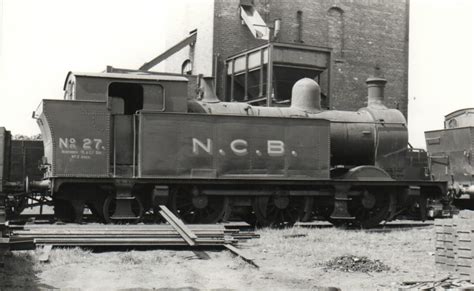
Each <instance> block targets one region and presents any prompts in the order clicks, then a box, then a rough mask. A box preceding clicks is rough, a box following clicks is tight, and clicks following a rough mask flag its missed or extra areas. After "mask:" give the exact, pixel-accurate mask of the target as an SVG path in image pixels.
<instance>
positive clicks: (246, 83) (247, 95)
mask: <svg viewBox="0 0 474 291" xmlns="http://www.w3.org/2000/svg"><path fill="white" fill-rule="evenodd" d="M248 90H249V53H248V52H247V53H246V54H245V84H244V100H245V101H247V100H249V93H248Z"/></svg>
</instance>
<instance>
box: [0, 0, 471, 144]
mask: <svg viewBox="0 0 474 291" xmlns="http://www.w3.org/2000/svg"><path fill="white" fill-rule="evenodd" d="M394 1H396V0H394ZM166 3H167V1H157V0H134V1H132V0H101V1H98V0H81V1H77V0H76V1H73V0H41V1H38V0H0V11H1V12H2V14H1V16H0V17H1V19H0V20H1V22H0V126H5V127H7V129H9V130H11V131H12V132H13V133H14V134H17V133H21V134H28V135H30V134H35V133H38V132H39V130H38V128H37V126H36V123H35V121H34V120H33V119H31V113H32V111H33V110H34V109H36V107H37V105H38V104H39V103H40V101H41V99H43V98H62V85H63V82H64V78H65V77H66V74H67V72H68V71H90V72H99V71H102V70H104V69H105V67H106V66H107V65H113V66H114V67H123V68H138V67H140V65H142V64H143V63H144V62H146V61H148V60H150V59H152V58H153V57H155V56H156V55H158V54H159V53H161V52H162V51H163V50H164V49H165V47H164V36H165V29H166V19H165V16H166V15H167V14H169V13H172V12H170V11H169V10H168V9H167V7H166V5H165V4H166ZM410 3H411V6H410V70H409V131H410V142H411V143H412V144H413V145H414V146H417V147H424V136H423V132H424V131H425V130H430V129H438V128H442V127H443V118H444V115H446V114H448V113H450V112H452V111H454V110H456V109H460V108H465V107H474V82H473V81H474V57H473V50H474V45H473V38H474V20H473V19H474V1H473V0H411V1H410Z"/></svg>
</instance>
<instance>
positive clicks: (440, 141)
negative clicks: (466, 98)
mask: <svg viewBox="0 0 474 291" xmlns="http://www.w3.org/2000/svg"><path fill="white" fill-rule="evenodd" d="M425 140H426V148H427V151H428V153H429V165H430V166H429V168H430V169H429V170H430V173H431V175H432V178H433V179H436V180H439V181H446V182H448V192H449V195H450V196H451V197H452V199H453V200H454V204H455V205H456V206H458V207H460V208H470V209H473V208H474V203H473V199H472V196H473V195H474V156H473V155H474V108H465V109H460V110H456V111H454V112H452V113H450V114H448V115H446V116H445V121H444V129H440V130H431V131H426V132H425Z"/></svg>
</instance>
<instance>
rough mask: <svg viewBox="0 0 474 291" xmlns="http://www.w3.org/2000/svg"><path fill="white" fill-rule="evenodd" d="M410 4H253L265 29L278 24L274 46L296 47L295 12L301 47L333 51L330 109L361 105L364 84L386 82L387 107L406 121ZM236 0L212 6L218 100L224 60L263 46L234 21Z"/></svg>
mask: <svg viewBox="0 0 474 291" xmlns="http://www.w3.org/2000/svg"><path fill="white" fill-rule="evenodd" d="M407 1H409V0H293V1H289V0H254V3H255V6H256V7H257V10H258V11H259V13H260V14H261V15H262V17H263V18H264V20H265V21H266V22H267V24H271V23H273V20H274V19H276V18H280V19H281V23H282V26H281V32H280V36H279V39H278V41H280V42H287V43H294V42H298V21H297V12H298V11H301V12H302V26H301V27H302V28H301V38H302V41H303V42H304V44H309V45H317V46H327V47H332V48H333V49H334V51H333V60H334V63H333V76H332V84H333V88H332V89H333V90H332V98H331V106H332V108H333V109H340V110H356V109H358V108H360V107H363V106H365V105H366V101H367V98H366V96H367V90H366V85H365V80H366V79H367V77H368V76H370V75H374V72H375V71H378V74H381V75H383V76H385V78H386V79H387V80H388V84H387V87H386V91H385V92H386V99H385V100H386V104H387V106H389V107H392V108H399V109H400V110H401V111H402V112H403V113H404V114H405V116H407V102H408V98H407V95H408V3H407ZM239 4H240V1H239V0H217V1H216V2H215V7H214V44H213V46H214V54H217V55H218V57H219V62H218V71H217V78H218V95H219V96H222V95H223V84H224V78H225V72H224V61H225V59H226V57H228V56H230V55H233V54H235V53H237V52H240V51H242V50H245V49H247V48H251V47H255V46H257V45H260V44H262V43H265V41H261V40H256V39H254V38H253V36H252V35H251V33H250V32H249V31H248V29H247V27H246V26H245V25H242V24H241V21H240V17H239Z"/></svg>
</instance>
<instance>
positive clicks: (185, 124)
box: [34, 73, 446, 227]
mask: <svg viewBox="0 0 474 291" xmlns="http://www.w3.org/2000/svg"><path fill="white" fill-rule="evenodd" d="M385 82H386V81H385V80H384V79H381V78H371V79H369V80H368V81H367V83H368V87H369V91H368V95H369V96H368V106H367V107H366V108H362V109H360V110H359V111H356V112H350V111H334V110H326V111H325V110H322V109H321V107H320V100H321V99H320V88H319V85H318V84H317V83H316V82H315V81H314V80H311V79H303V80H300V81H298V82H297V83H296V84H295V85H294V87H293V91H292V97H291V98H292V101H291V106H290V107H287V108H281V107H278V108H269V107H259V106H252V105H249V104H246V103H236V102H233V103H229V102H221V101H219V99H218V98H217V97H216V96H215V95H214V94H213V90H212V89H211V88H210V87H209V86H208V83H207V82H205V81H204V80H203V82H202V90H201V91H200V92H198V94H196V96H189V95H188V93H187V92H188V84H187V79H186V78H185V77H184V76H171V75H165V74H142V73H128V74H124V73H97V74H90V73H69V74H68V77H67V78H66V82H65V86H64V90H65V96H64V100H43V101H42V103H41V104H40V106H39V108H38V109H37V110H36V111H35V114H34V117H35V118H36V119H37V122H38V125H39V127H40V129H41V133H42V136H43V143H44V157H43V168H44V170H45V178H44V181H43V182H42V183H37V184H36V185H41V186H46V187H47V188H48V189H49V191H50V195H51V196H52V199H53V203H54V206H55V214H56V215H57V216H58V217H60V218H61V219H66V220H76V221H80V219H81V218H82V213H83V210H84V207H87V208H89V209H90V210H91V211H92V213H94V214H95V215H96V216H97V217H99V218H100V219H101V220H103V221H106V222H110V221H124V220H125V221H135V220H139V219H140V218H141V217H143V215H144V214H145V213H147V212H150V211H153V210H154V209H155V208H156V207H157V205H159V204H162V203H167V204H168V205H169V206H170V207H171V209H172V210H173V211H174V212H175V213H176V214H177V215H178V216H180V217H181V218H182V219H183V220H185V221H186V222H188V223H213V222H217V221H221V220H225V219H228V218H229V217H230V216H240V217H241V218H243V219H246V220H248V221H254V222H256V223H257V224H259V225H263V226H265V225H272V224H291V223H294V222H295V221H296V220H308V219H310V218H311V217H313V216H315V215H318V216H322V217H324V218H326V219H328V220H330V221H331V222H333V223H335V224H340V223H352V224H357V225H360V226H362V227H371V226H374V225H377V224H378V223H379V222H380V221H382V220H387V219H391V218H394V217H395V216H396V215H397V214H399V213H401V212H403V211H404V210H406V209H408V208H411V207H413V206H414V205H416V206H417V207H418V208H419V210H420V213H421V214H422V215H425V214H426V209H425V206H426V203H425V201H426V200H427V199H430V198H432V199H434V198H440V197H441V196H442V193H445V192H444V191H445V186H446V183H444V182H433V181H429V180H426V177H424V176H422V175H420V176H417V175H413V174H410V175H407V173H408V172H407V170H406V169H407V167H410V166H413V165H409V164H408V163H409V160H410V159H408V158H407V157H409V156H410V154H409V153H410V150H409V148H408V147H407V144H408V143H407V129H406V121H405V119H404V117H403V115H402V114H401V113H400V112H399V111H398V110H394V109H388V108H387V107H385V105H384V104H383V86H384V85H385ZM409 172H410V173H422V171H409Z"/></svg>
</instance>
